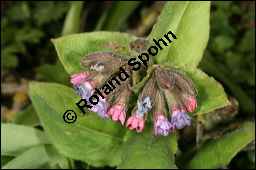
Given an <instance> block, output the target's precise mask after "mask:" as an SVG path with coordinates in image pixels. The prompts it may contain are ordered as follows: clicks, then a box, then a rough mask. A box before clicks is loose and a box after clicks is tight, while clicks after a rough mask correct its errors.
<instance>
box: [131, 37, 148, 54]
mask: <svg viewBox="0 0 256 170" xmlns="http://www.w3.org/2000/svg"><path fill="white" fill-rule="evenodd" d="M129 46H130V48H131V50H133V51H135V52H137V53H141V52H144V51H146V50H148V47H149V42H148V40H146V39H142V38H138V39H136V40H135V41H132V42H131V43H130V45H129Z"/></svg>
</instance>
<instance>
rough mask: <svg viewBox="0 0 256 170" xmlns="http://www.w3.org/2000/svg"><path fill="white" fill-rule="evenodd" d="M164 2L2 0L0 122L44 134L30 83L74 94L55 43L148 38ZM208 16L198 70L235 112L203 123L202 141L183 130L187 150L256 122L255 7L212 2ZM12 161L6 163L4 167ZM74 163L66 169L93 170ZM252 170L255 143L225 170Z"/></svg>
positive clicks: (207, 117) (219, 113) (202, 118)
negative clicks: (98, 35)
mask: <svg viewBox="0 0 256 170" xmlns="http://www.w3.org/2000/svg"><path fill="white" fill-rule="evenodd" d="M165 3H166V2H162V1H158V2H154V1H151V2H146V1H143V2H141V1H138V2H133V1H129V2H120V1H116V2H112V1H104V2H93V1H86V2H68V1H57V2H53V1H31V2H29V1H1V122H9V123H15V124H22V125H27V126H33V127H37V128H39V129H42V128H41V126H40V121H39V120H38V117H37V115H36V113H35V110H34V108H33V106H32V105H31V102H30V100H29V97H28V83H29V82H30V81H48V82H57V83H61V84H65V85H67V86H70V87H72V85H71V83H69V75H68V74H67V73H66V72H65V70H64V68H63V66H62V65H61V63H60V62H59V60H58V58H57V54H56V51H55V49H54V46H53V44H52V42H51V41H50V39H51V38H57V37H60V36H63V35H68V34H72V33H81V32H92V31H101V30H105V31H121V32H127V33H131V34H134V35H136V36H141V37H146V36H147V35H148V34H149V32H150V31H151V29H152V27H153V25H154V23H155V22H156V19H157V16H158V15H159V14H160V12H161V10H162V8H163V6H164V4H165ZM210 17H211V18H210V24H211V30H210V39H209V42H208V46H207V49H206V50H205V53H204V57H203V60H202V61H201V63H200V65H199V67H200V68H201V69H202V70H203V71H205V72H206V73H207V74H209V75H211V76H213V77H214V78H215V79H216V80H218V81H219V82H220V83H221V84H222V85H223V86H224V89H225V91H226V93H227V95H228V96H229V99H230V101H231V103H232V105H230V106H228V107H225V108H222V109H218V110H216V111H214V113H215V114H205V116H198V117H197V123H201V124H202V127H203V129H204V132H203V133H202V134H201V136H200V135H199V134H198V133H199V132H198V130H196V127H188V128H185V129H184V130H183V131H182V133H181V135H180V138H181V139H183V140H179V148H180V149H181V150H183V151H184V150H187V149H189V148H191V147H192V146H195V145H196V144H199V143H200V142H201V141H204V140H207V139H209V138H214V137H215V136H218V135H220V134H221V133H223V132H224V131H226V130H229V129H233V127H236V126H239V125H240V124H241V123H242V122H244V121H246V120H251V121H254V120H255V104H254V103H255V2H254V1H236V2H232V1H227V2H220V1H214V2H212V4H211V16H210ZM169 22H171V21H169ZM188 143H191V146H188V145H187V144H188ZM11 159H13V158H12V157H9V158H6V157H4V159H1V166H3V165H5V164H6V162H8V161H9V160H11ZM71 162H72V163H70V165H69V166H68V168H70V167H71V168H72V167H73V168H74V167H76V168H79V167H80V168H90V166H89V165H86V164H85V163H82V162H79V161H71ZM254 167H255V142H253V143H252V144H250V145H249V146H247V147H245V148H244V149H243V150H242V151H241V152H239V154H237V155H236V157H235V158H234V159H233V160H232V161H231V163H230V164H229V165H228V166H227V167H223V168H254Z"/></svg>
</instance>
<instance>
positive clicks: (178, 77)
mask: <svg viewBox="0 0 256 170" xmlns="http://www.w3.org/2000/svg"><path fill="white" fill-rule="evenodd" d="M171 75H172V76H173V79H174V81H175V84H176V85H177V86H179V87H180V88H181V89H182V91H185V92H186V93H188V94H189V95H196V93H197V92H196V90H195V88H194V85H193V83H192V81H191V80H190V79H189V78H188V77H187V76H185V75H184V74H182V73H180V72H178V71H176V70H171Z"/></svg>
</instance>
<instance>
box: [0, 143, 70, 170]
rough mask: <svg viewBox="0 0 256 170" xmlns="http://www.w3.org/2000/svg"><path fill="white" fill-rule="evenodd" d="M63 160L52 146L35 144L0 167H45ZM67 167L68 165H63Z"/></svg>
mask: <svg viewBox="0 0 256 170" xmlns="http://www.w3.org/2000/svg"><path fill="white" fill-rule="evenodd" d="M63 161H65V158H64V157H63V156H61V155H59V154H58V153H57V152H56V150H54V147H53V146H51V145H50V146H44V145H40V146H35V147H33V148H31V149H29V150H27V151H25V152H24V153H22V154H20V155H18V156H17V157H15V158H14V159H12V160H11V161H9V162H8V163H7V164H6V165H5V166H3V167H2V169H45V168H47V169H48V168H51V167H53V166H54V165H56V164H58V163H62V162H63ZM63 168H68V166H63Z"/></svg>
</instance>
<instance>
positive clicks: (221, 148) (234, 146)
mask: <svg viewBox="0 0 256 170" xmlns="http://www.w3.org/2000/svg"><path fill="white" fill-rule="evenodd" d="M253 139H255V123H252V122H246V123H244V124H243V125H242V126H241V127H239V128H238V129H237V130H235V131H233V132H231V133H228V134H226V135H224V136H222V137H221V138H219V139H217V140H215V141H213V142H211V143H209V144H208V145H206V146H204V147H203V148H201V149H200V150H199V152H198V153H197V154H196V155H195V156H194V158H193V159H192V160H191V161H190V162H189V164H188V166H187V168H190V169H191V168H192V169H216V168H219V167H220V166H222V165H227V164H228V163H229V162H230V161H231V159H232V158H233V157H234V156H235V155H236V154H237V153H238V152H239V151H240V150H241V149H242V148H243V147H244V146H245V145H246V144H248V143H249V142H251V141H252V140H253Z"/></svg>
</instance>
